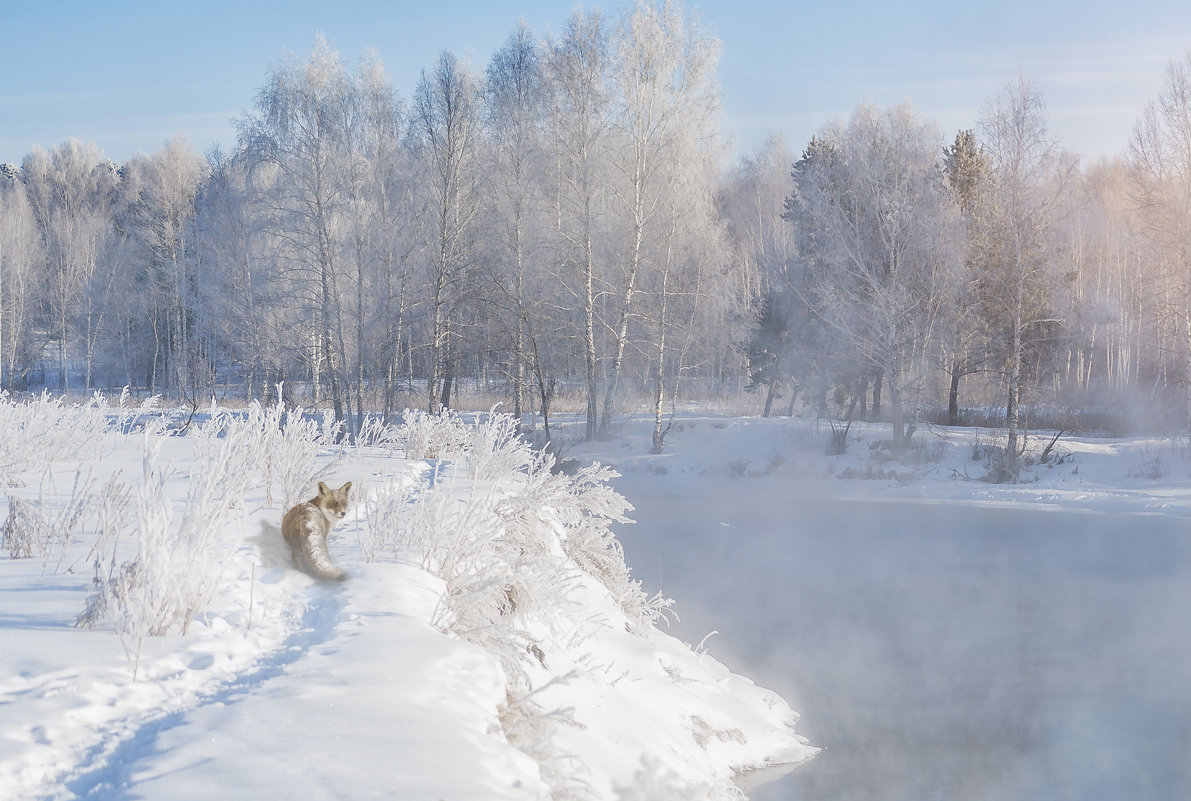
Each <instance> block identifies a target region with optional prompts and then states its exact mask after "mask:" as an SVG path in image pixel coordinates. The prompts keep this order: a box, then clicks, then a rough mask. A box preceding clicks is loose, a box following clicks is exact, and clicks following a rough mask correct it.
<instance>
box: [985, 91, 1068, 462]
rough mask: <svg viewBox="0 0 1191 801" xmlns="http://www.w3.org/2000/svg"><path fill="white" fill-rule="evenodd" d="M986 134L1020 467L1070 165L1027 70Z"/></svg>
mask: <svg viewBox="0 0 1191 801" xmlns="http://www.w3.org/2000/svg"><path fill="white" fill-rule="evenodd" d="M981 131H982V138H983V141H984V142H985V147H986V148H987V150H988V155H989V159H990V162H991V165H992V173H991V182H992V186H991V197H990V202H989V203H987V204H986V205H985V207H984V208H985V213H984V214H983V215H982V219H981V225H982V226H984V230H983V231H982V232H981V233H980V234H979V235H978V236H979V240H980V249H981V252H982V254H981V257H982V258H984V259H985V260H986V261H985V265H984V267H983V268H982V269H981V276H982V279H981V280H982V284H983V285H982V289H981V292H982V294H983V298H984V302H986V303H988V304H989V305H990V310H991V312H990V313H991V314H993V315H994V319H995V321H996V322H995V323H993V325H995V326H996V328H995V329H994V331H995V333H994V336H999V337H1000V340H1001V344H1000V347H999V348H998V351H999V353H1000V355H1001V363H1002V364H1003V368H1002V370H1003V375H1004V386H1005V422H1006V427H1007V428H1008V430H1009V436H1008V442H1007V445H1006V449H1005V453H1006V456H1007V459H1008V462H1007V466H1008V467H1009V468H1010V472H1011V473H1012V474H1015V473H1016V471H1015V469H1014V465H1015V461H1016V459H1017V454H1018V449H1019V436H1020V430H1021V397H1022V386H1023V381H1024V378H1025V376H1024V373H1023V370H1024V367H1025V364H1026V358H1027V355H1028V352H1029V349H1030V346H1031V345H1035V346H1036V345H1037V343H1038V342H1039V341H1040V340H1041V339H1043V338H1044V337H1045V336H1046V335H1047V333H1048V326H1049V325H1051V324H1053V323H1057V322H1059V321H1058V320H1057V319H1056V317H1055V314H1054V310H1053V307H1052V304H1051V302H1050V298H1049V293H1050V291H1051V289H1052V288H1053V286H1054V283H1055V282H1054V280H1053V275H1052V270H1053V266H1054V261H1053V260H1052V259H1051V258H1050V257H1051V254H1052V252H1053V238H1052V236H1051V232H1052V225H1053V216H1054V213H1055V209H1056V207H1057V204H1058V200H1059V189H1060V188H1061V185H1062V183H1063V182H1064V180H1065V177H1066V175H1067V174H1068V173H1069V171H1070V165H1069V164H1064V163H1063V161H1062V160H1061V159H1060V158H1059V155H1060V154H1059V153H1058V151H1057V149H1056V147H1055V145H1054V143H1053V141H1052V140H1051V139H1050V136H1049V134H1048V132H1047V125H1046V117H1045V104H1044V103H1043V100H1042V96H1041V95H1040V94H1039V93H1038V91H1037V90H1036V89H1035V87H1034V86H1033V84H1032V83H1030V81H1029V80H1028V79H1026V78H1025V77H1024V76H1019V77H1018V79H1017V80H1015V81H1014V82H1012V83H1011V84H1010V85H1009V86H1008V87H1006V89H1005V90H1004V91H1003V92H1002V93H1001V94H1000V95H998V97H997V98H996V99H995V100H994V101H993V102H992V103H990V104H989V105H988V106H987V107H986V108H985V110H984V112H983V113H982V116H981Z"/></svg>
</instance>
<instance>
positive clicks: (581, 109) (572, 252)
mask: <svg viewBox="0 0 1191 801" xmlns="http://www.w3.org/2000/svg"><path fill="white" fill-rule="evenodd" d="M607 70H608V41H607V33H606V29H605V26H604V21H603V18H602V17H601V16H600V15H599V14H598V13H597V12H584V11H582V10H580V9H576V10H575V11H573V12H572V13H571V17H570V19H569V20H568V22H567V26H566V29H565V31H564V33H563V35H562V37H561V38H559V39H551V40H549V41H548V42H547V45H546V60H545V77H546V86H547V89H546V91H547V104H548V105H547V109H548V117H547V120H548V136H549V147H550V150H549V158H550V160H551V172H552V183H553V185H554V206H555V231H556V233H557V237H558V241H559V248H558V256H559V258H558V261H559V263H560V273H561V277H562V279H563V281H564V282H565V284H566V286H567V288H568V291H569V292H570V294H571V297H572V298H573V299H574V302H575V305H577V306H578V308H579V310H580V322H579V325H578V326H577V328H578V332H579V340H580V343H581V347H582V349H583V362H584V379H585V394H586V417H587V425H586V430H585V438H586V439H587V440H588V441H590V440H593V439H595V437H596V432H597V425H598V417H597V415H598V392H599V385H598V375H597V370H598V364H599V359H598V355H597V340H596V312H597V304H598V302H599V292H600V286H599V285H598V282H599V281H600V280H601V277H602V275H603V272H604V270H603V267H604V265H602V264H600V263H599V262H600V259H601V258H602V257H601V255H600V254H599V253H597V245H598V241H597V237H598V236H599V233H600V231H601V227H602V224H603V218H604V216H605V214H604V211H605V210H604V203H605V201H606V193H607V186H608V182H607V180H606V169H607V161H606V153H605V151H604V145H605V143H606V136H605V134H606V133H607V130H608V115H609V99H608V88H607Z"/></svg>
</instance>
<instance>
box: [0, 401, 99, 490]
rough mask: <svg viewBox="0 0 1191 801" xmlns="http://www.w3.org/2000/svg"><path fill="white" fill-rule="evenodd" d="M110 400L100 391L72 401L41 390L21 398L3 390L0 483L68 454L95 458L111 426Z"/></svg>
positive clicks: (66, 457)
mask: <svg viewBox="0 0 1191 801" xmlns="http://www.w3.org/2000/svg"><path fill="white" fill-rule="evenodd" d="M105 410H106V403H105V402H104V401H103V399H102V396H100V395H98V394H97V395H96V396H95V397H93V398H92V399H91V400H90V401H89V402H87V403H85V404H67V403H66V401H65V400H63V399H62V398H54V397H50V395H49V394H48V393H42V394H41V395H39V396H38V397H36V398H34V399H32V400H29V401H26V402H23V403H18V402H16V401H14V400H13V399H12V397H11V396H10V395H9V394H8V393H7V392H0V482H3V483H4V484H6V485H8V484H12V483H16V482H17V479H16V475H17V474H19V473H24V472H33V471H41V470H44V469H46V468H47V467H49V466H50V465H52V464H54V463H55V462H58V461H62V460H64V459H70V460H72V461H79V460H87V459H96V458H98V457H99V456H100V453H101V445H102V443H103V434H104V432H105V431H106V430H107V417H106V414H105Z"/></svg>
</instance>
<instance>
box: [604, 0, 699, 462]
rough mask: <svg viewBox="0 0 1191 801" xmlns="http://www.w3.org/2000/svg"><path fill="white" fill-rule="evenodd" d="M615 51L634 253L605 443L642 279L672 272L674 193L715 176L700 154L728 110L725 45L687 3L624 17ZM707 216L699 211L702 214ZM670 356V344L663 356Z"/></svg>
mask: <svg viewBox="0 0 1191 801" xmlns="http://www.w3.org/2000/svg"><path fill="white" fill-rule="evenodd" d="M615 43H616V58H615V69H614V73H613V74H614V80H615V84H616V87H617V90H618V91H617V93H616V95H615V97H616V99H617V108H616V117H617V128H618V131H617V134H618V137H617V139H618V141H619V142H620V143H621V144H620V146H619V147H618V148H617V152H616V153H615V156H614V158H613V159H612V164H613V165H614V166H615V167H616V169H617V171H618V173H619V178H620V181H619V183H618V189H617V192H616V196H617V198H618V199H619V201H620V206H621V210H622V212H623V214H624V215H625V217H626V221H627V226H626V229H627V230H626V235H625V241H626V243H627V247H626V249H625V252H624V254H623V255H622V256H621V257H620V259H619V261H620V262H621V265H622V268H621V271H620V275H618V276H615V277H616V278H618V279H619V280H618V281H617V286H616V287H615V288H616V291H615V293H614V295H613V297H614V298H615V300H616V305H615V306H614V307H613V310H612V314H613V315H614V318H613V319H610V320H609V326H610V329H611V330H610V333H611V336H612V363H611V367H610V369H609V371H608V385H607V387H606V388H605V391H604V408H603V413H602V416H601V418H600V434H601V435H602V436H607V434H608V432H609V428H610V426H611V424H612V412H613V405H614V401H615V397H616V389H617V384H618V382H619V380H620V373H621V369H622V367H623V364H624V357H625V348H626V346H627V345H628V339H629V324H630V321H631V319H632V317H633V314H634V299H635V294H636V292H637V290H638V284H639V281H640V276H641V271H642V269H643V268H645V267H646V266H647V263H649V262H651V261H652V262H653V263H652V264H649V265H648V266H650V267H653V268H654V269H657V268H658V266H659V264H661V263H663V262H664V263H666V265H667V267H668V266H669V264H670V262H668V261H667V256H666V255H665V254H668V253H670V242H671V236H670V231H671V228H670V226H668V225H667V224H666V222H665V220H664V216H665V213H664V207H665V204H666V202H667V200H668V193H669V190H670V188H671V187H673V186H675V185H676V184H678V183H679V181H680V178H679V175H680V173H682V172H683V171H685V170H690V169H701V168H702V169H706V164H707V163H706V162H705V161H702V160H700V159H699V158H698V151H699V150H700V148H706V147H710V146H712V143H713V142H714V139H715V136H716V124H717V122H718V120H717V117H716V115H717V113H718V111H719V87H718V84H717V82H716V79H715V69H716V64H717V62H718V60H719V40H718V39H716V38H715V37H713V36H711V35H710V34H708V33H707V32H706V31H705V30H704V29H703V28H701V27H700V23H699V19H698V17H697V15H695V14H694V13H691V14H686V13H684V11H683V9H682V6H681V4H680V3H678V2H665V3H662V4H660V5H655V4H652V3H645V2H639V3H637V4H636V5H635V6H634V7H633V9H632V10H631V11H629V12H626V13H625V14H624V15H623V16H622V17H621V20H620V26H619V28H618V30H617V32H616V36H615ZM689 185H701V184H700V182H693V183H691V184H689ZM700 207H701V204H700V203H698V202H692V203H691V204H690V208H691V209H692V210H695V209H699V208H700ZM664 347H665V345H664V338H663V340H662V348H663V353H664ZM661 360H662V357H659V361H661ZM658 375H659V381H660V380H661V373H659V374H658ZM659 392H661V390H660V389H659ZM658 447H660V446H658Z"/></svg>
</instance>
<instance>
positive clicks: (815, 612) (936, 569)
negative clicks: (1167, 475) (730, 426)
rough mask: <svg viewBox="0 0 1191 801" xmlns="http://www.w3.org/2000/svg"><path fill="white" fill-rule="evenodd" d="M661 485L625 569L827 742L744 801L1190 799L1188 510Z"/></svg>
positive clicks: (645, 505)
mask: <svg viewBox="0 0 1191 801" xmlns="http://www.w3.org/2000/svg"><path fill="white" fill-rule="evenodd" d="M672 486H673V487H678V486H679V485H677V484H675V485H671V484H669V483H667V482H666V481H665V480H664V478H663V477H658V478H656V479H655V478H649V479H644V480H643V479H642V478H641V477H636V478H635V480H634V481H633V482H632V484H631V485H629V484H627V483H626V484H625V485H624V486H623V487H622V491H623V492H624V493H625V494H626V495H627V496H628V497H629V499H630V501H632V503H633V504H634V505H635V506H636V512H635V513H633V514H632V516H633V517H634V518H635V519H636V520H637V521H638V523H637V525H635V526H632V527H627V528H624V529H622V530H621V531H620V537H621V540H622V542H623V543H624V547H625V552H626V556H627V560H628V563H629V564H630V565H631V566H632V567H633V571H634V575H635V576H636V577H637V578H640V579H642V580H643V582H644V585H645V588H646V589H647V590H649V591H650V592H652V591H654V590H658V589H660V590H662V591H663V592H664V593H666V594H667V595H670V596H672V597H674V598H676V599H677V600H678V603H677V607H676V608H677V610H678V613H679V614H680V615H681V621H680V622H676V623H674V624H673V625H672V628H671V632H672V633H674V634H676V635H677V636H679V637H680V638H682V639H684V640H687V641H688V642H691V643H698V642H699V641H700V640H702V639H703V637H704V636H705V635H706V634H707V633H708V632H709V631H711V630H718V631H719V632H720V633H719V634H717V635H715V636H713V637H711V638H709V639H708V640H707V648H708V650H709V652H710V653H711V654H712V655H713V656H716V657H717V658H719V659H720V660H721V661H724V662H725V663H726V664H728V666H729V667H730V668H732V669H733V670H735V671H737V672H740V673H743V674H744V675H746V676H749V677H751V678H753V679H754V680H755V681H756V682H757V683H758V684H760V685H763V686H768V687H771V688H772V689H775V690H777V691H778V692H780V693H781V694H782V695H783V696H784V697H785V698H786V699H787V700H788V701H789V702H790V704H791V705H792V706H793V707H794V708H795V709H797V710H799V711H800V712H801V713H802V720H801V721H800V723H799V727H798V730H799V732H800V733H801V734H803V735H805V736H807V737H808V738H810V740H811V741H812V742H813V743H815V744H816V745H819V746H822V747H823V748H824V751H823V752H822V753H821V754H820V755H819V756H818V757H816V758H815V759H814V760H812V761H811V762H810V763H809V764H808V765H805V766H803V767H802V768H800V769H799V770H797V771H795V772H793V773H792V774H790V775H788V776H786V777H783V778H781V779H778V780H776V781H774V782H772V783H770V784H768V785H765V786H764V787H761V788H758V789H755V790H752V791H750V798H752V799H754V801H775V800H776V799H810V800H812V801H819V800H820V799H848V801H857V800H858V799H883V800H885V801H902V800H903V799H904V800H905V801H910V799H913V801H924V800H925V799H947V801H953V800H954V799H1006V800H1008V799H1013V801H1024V800H1026V799H1030V800H1032V799H1038V800H1039V801H1042V799H1045V800H1046V801H1061V800H1062V799H1080V800H1081V801H1082V800H1083V799H1088V801H1092V800H1093V799H1094V800H1095V801H1104V800H1105V799H1145V800H1146V801H1165V800H1166V799H1170V800H1171V801H1174V799H1180V801H1183V800H1185V799H1187V798H1191V522H1189V521H1187V520H1184V519H1177V518H1172V517H1164V516H1155V515H1103V514H1092V513H1087V512H1083V511H1080V510H1078V509H1075V508H1061V507H1056V508H1055V509H1039V508H1037V507H1030V508H1024V507H1012V506H1001V507H989V506H979V505H975V504H966V503H961V502H947V503H925V502H914V501H875V500H857V499H855V498H852V499H847V500H843V499H838V498H831V497H825V496H824V495H823V494H822V493H821V492H819V493H817V494H815V495H811V494H806V493H801V494H800V493H799V492H796V491H795V492H791V486H792V485H790V484H789V483H784V484H783V483H779V482H769V481H755V480H740V481H735V482H730V481H729V482H725V481H724V480H723V479H720V480H718V481H714V482H713V481H712V480H711V479H708V483H707V485H706V487H702V488H701V487H700V486H699V483H698V481H695V482H694V483H690V482H687V483H685V485H683V486H681V489H677V488H675V489H671V487H672ZM846 489H847V491H852V492H857V493H859V492H863V491H864V487H863V485H862V484H860V483H859V482H857V483H855V484H851V485H848V486H847V487H846Z"/></svg>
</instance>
